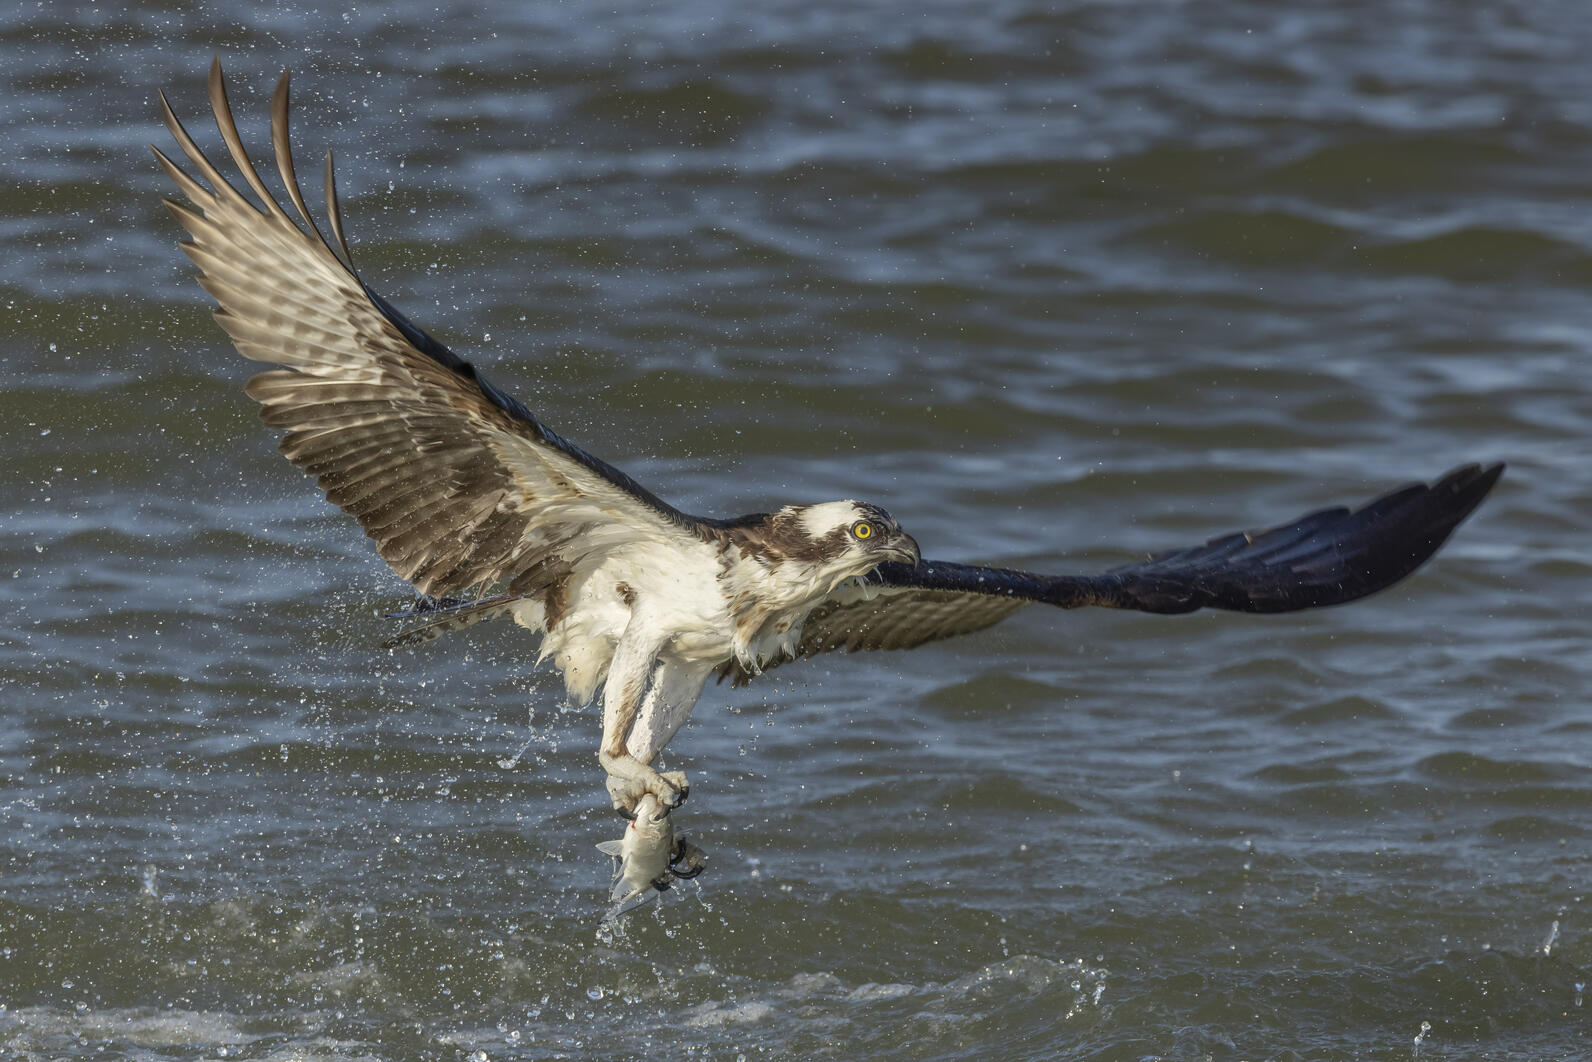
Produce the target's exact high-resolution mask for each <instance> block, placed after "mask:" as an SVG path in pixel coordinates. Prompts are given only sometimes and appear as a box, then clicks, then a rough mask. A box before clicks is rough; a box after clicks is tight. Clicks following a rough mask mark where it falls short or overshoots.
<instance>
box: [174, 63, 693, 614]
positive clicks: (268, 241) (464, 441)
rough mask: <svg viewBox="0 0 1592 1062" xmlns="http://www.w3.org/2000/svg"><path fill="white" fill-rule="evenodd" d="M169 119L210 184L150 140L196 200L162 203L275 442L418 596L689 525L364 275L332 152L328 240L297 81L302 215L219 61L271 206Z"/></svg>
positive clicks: (528, 586) (289, 171) (275, 120)
mask: <svg viewBox="0 0 1592 1062" xmlns="http://www.w3.org/2000/svg"><path fill="white" fill-rule="evenodd" d="M160 104H161V109H162V112H163V113H164V115H165V120H166V125H167V127H168V128H169V129H170V130H171V134H172V136H173V137H175V138H176V141H177V143H178V145H179V146H181V148H182V150H183V153H184V154H185V155H186V156H187V158H188V161H189V162H190V163H191V164H192V166H193V168H194V170H195V171H196V172H197V173H198V174H199V176H201V177H202V178H203V179H204V180H205V181H206V182H208V183H209V185H210V187H209V188H208V189H207V188H205V187H204V186H203V185H202V184H200V183H199V182H198V181H196V180H195V179H194V178H192V177H190V176H189V175H188V174H187V173H186V172H184V171H183V170H182V169H181V168H179V167H178V166H177V165H176V164H174V163H173V162H172V161H171V160H170V159H169V158H167V157H166V156H165V155H164V154H162V153H161V152H160V150H159V149H155V154H156V156H157V157H158V158H159V159H160V163H161V166H162V167H163V168H164V169H165V171H166V174H167V175H168V176H169V177H170V178H171V179H172V180H173V181H174V182H176V184H177V187H178V188H180V189H181V190H182V192H183V193H184V194H185V195H186V196H187V197H188V199H189V201H190V202H191V203H192V204H193V206H194V207H196V208H197V210H194V209H190V208H188V207H186V206H183V205H182V204H180V203H176V202H174V201H172V200H167V201H166V203H167V205H168V206H169V207H170V208H171V210H172V213H174V214H175V215H176V216H177V220H178V221H180V222H181V223H182V224H183V226H184V227H185V228H186V229H187V230H188V232H189V233H190V234H191V235H192V240H191V241H189V242H185V243H183V245H182V248H183V250H184V251H186V252H187V254H188V256H189V257H190V258H192V259H193V260H194V262H195V263H196V264H197V265H198V266H199V269H200V277H199V283H200V284H201V285H202V286H203V287H204V289H205V290H206V291H208V292H210V294H211V295H213V296H215V299H216V301H217V302H218V303H220V309H219V310H218V311H217V312H216V320H217V321H218V322H220V324H221V326H222V328H224V329H226V331H227V334H228V335H230V336H231V337H232V341H233V343H234V344H235V345H236V346H237V348H238V351H239V352H240V353H242V354H243V355H244V356H245V357H248V358H252V359H254V360H256V361H266V362H272V363H275V364H276V365H279V366H282V368H281V369H279V370H276V371H272V372H266V373H262V374H260V375H258V376H256V377H254V378H253V379H252V380H250V381H249V383H248V387H247V392H248V394H249V395H250V397H252V398H254V399H255V400H256V401H258V402H259V403H260V405H261V406H262V407H263V408H262V409H261V417H262V419H264V421H265V422H266V423H267V424H269V425H271V426H273V427H279V428H285V429H287V434H286V436H285V437H284V438H283V439H282V443H281V449H282V452H283V453H284V454H285V455H287V457H288V459H289V460H290V461H292V462H293V463H294V464H295V465H297V466H298V467H299V468H302V469H303V470H304V471H306V472H308V473H310V474H311V475H313V476H314V477H316V481H317V482H318V483H319V484H320V486H321V488H322V489H323V490H324V491H325V492H326V497H327V498H328V499H329V500H330V501H332V502H333V503H334V504H336V505H338V506H340V507H341V508H342V509H344V510H345V511H347V512H348V513H350V514H352V515H353V516H354V517H355V518H356V519H358V520H359V522H360V524H361V525H362V526H363V527H364V529H365V532H366V533H367V534H368V535H370V537H371V538H373V539H375V540H376V543H377V549H378V550H379V551H380V553H381V556H382V557H383V559H385V560H386V561H387V563H388V564H389V565H391V566H392V569H393V570H394V571H395V572H397V573H398V574H399V575H400V576H402V577H403V578H405V579H408V580H409V581H410V582H412V583H413V584H414V585H415V586H416V587H417V588H418V589H419V590H420V591H421V592H422V593H424V594H454V593H459V592H461V591H464V590H466V589H468V588H471V587H477V586H487V585H492V584H495V583H499V582H502V581H504V580H511V581H513V582H514V585H512V586H511V589H516V590H519V591H522V592H526V591H531V592H534V591H535V590H536V589H538V587H540V586H550V585H553V584H556V583H557V581H558V580H559V579H560V578H562V577H563V575H565V574H567V573H568V572H569V571H570V570H571V568H572V567H575V566H578V565H579V563H580V560H581V558H582V557H588V556H591V555H594V554H597V553H600V552H601V551H604V550H608V549H611V548H613V547H615V546H617V545H620V544H622V543H624V542H626V541H630V540H632V539H634V538H635V537H637V536H639V535H657V534H660V533H662V534H667V535H681V536H693V535H695V534H697V533H699V532H700V530H701V528H702V526H703V524H704V521H701V520H699V519H697V518H695V517H690V516H687V515H685V514H683V513H681V512H680V511H679V510H677V509H675V508H674V507H672V506H670V505H668V504H667V503H665V502H663V501H662V500H660V499H659V498H657V497H656V496H655V495H653V494H651V493H650V492H648V491H647V490H645V489H644V488H642V487H641V486H640V485H639V484H637V483H636V482H635V481H634V480H632V479H630V477H628V476H626V475H625V474H624V473H623V472H620V471H619V470H618V469H616V468H614V467H612V466H611V465H608V464H606V463H604V462H603V461H600V460H598V459H597V458H595V457H593V456H591V455H590V454H588V453H586V452H585V451H584V450H581V449H580V448H579V447H577V446H575V445H574V444H572V443H570V442H568V441H566V440H565V439H563V438H561V437H559V436H558V435H557V434H555V433H554V432H553V431H552V430H550V429H549V428H548V427H546V426H545V425H544V424H542V423H541V422H540V421H539V420H537V419H536V417H535V416H533V415H532V414H531V413H530V411H529V410H527V409H526V408H525V407H524V406H522V405H520V403H518V402H517V401H515V400H514V399H513V398H511V397H509V396H508V395H506V394H504V393H503V392H502V391H499V390H498V389H497V388H496V387H494V386H493V385H492V384H491V383H489V382H488V381H487V380H486V379H485V378H484V377H482V376H481V375H480V374H479V373H477V372H476V370H475V368H474V366H472V365H471V364H470V363H469V362H466V361H464V360H462V359H461V358H459V357H458V356H457V355H455V354H454V353H453V352H452V351H450V350H449V349H448V348H447V347H445V346H443V345H442V344H441V343H439V342H437V341H436V340H435V339H433V338H431V337H430V336H428V335H427V334H426V333H425V332H423V331H421V330H420V329H419V328H417V327H416V326H415V325H414V324H412V323H410V321H409V320H408V319H407V318H405V317H404V316H403V315H402V314H401V313H399V312H398V311H397V310H395V309H394V308H393V307H392V306H390V305H389V304H388V303H387V302H386V300H384V299H382V298H381V297H380V296H379V295H377V294H376V293H375V292H373V291H371V290H370V288H368V287H367V286H366V285H365V284H364V283H363V282H362V281H361V280H360V279H359V277H358V276H357V275H356V274H355V272H354V271H353V268H352V265H351V264H350V261H351V260H349V258H348V244H347V241H346V240H345V239H344V237H343V226H342V219H341V216H340V213H339V211H338V206H337V193H336V187H335V184H334V182H333V179H332V165H331V155H330V154H328V155H327V158H326V209H327V215H328V220H329V221H330V222H331V227H332V233H333V235H334V236H335V237H336V241H337V246H338V248H340V249H341V250H342V258H339V256H338V254H337V251H336V250H334V249H333V247H332V245H331V244H330V243H329V242H328V241H327V240H326V239H325V237H324V236H322V235H321V233H320V230H319V229H318V228H317V227H316V225H315V222H314V221H313V220H312V219H311V217H310V215H309V211H308V210H307V209H306V208H305V205H304V197H303V194H302V193H301V192H300V190H299V186H298V180H297V178H296V176H295V174H294V170H293V158H292V154H291V152H290V148H289V142H288V118H287V115H288V75H287V74H286V73H285V72H284V73H283V75H282V80H281V81H280V82H279V83H278V85H277V88H276V96H275V99H274V101H273V104H272V109H271V142H272V147H273V149H274V153H275V156H276V164H277V169H278V171H279V172H280V174H281V177H282V182H283V184H284V185H285V186H286V190H287V194H288V196H289V197H290V198H291V200H292V204H293V206H294V207H295V208H296V209H297V212H298V217H299V219H302V221H303V226H302V227H301V226H300V224H299V221H298V220H295V219H294V218H292V217H290V216H289V215H288V213H287V212H286V211H285V210H284V209H283V208H282V206H281V205H280V204H279V203H278V202H277V200H276V199H275V198H274V197H273V196H272V195H271V193H270V192H269V191H268V190H267V189H266V186H265V184H264V182H263V181H262V180H261V179H260V176H259V174H258V173H257V172H256V171H255V169H254V166H253V165H252V164H251V163H250V161H249V158H248V155H247V154H246V153H245V151H244V147H243V141H242V138H241V137H240V136H239V135H238V130H237V125H236V123H234V121H233V119H232V112H231V108H230V107H229V106H228V104H227V95H226V87H225V85H224V83H223V81H222V76H221V64H220V60H219V59H217V61H216V62H215V63H214V64H212V66H211V68H210V104H211V108H212V109H213V110H214V112H215V118H216V125H217V127H218V129H219V130H220V132H221V136H222V139H223V140H224V141H225V142H226V145H227V149H228V152H229V153H230V154H231V156H232V161H233V163H234V164H235V165H236V166H237V168H238V170H239V172H240V174H241V175H242V177H243V179H244V180H245V181H246V182H247V183H248V185H249V187H250V188H251V189H253V191H254V193H255V195H257V196H258V197H259V198H260V199H261V200H262V202H263V205H264V210H263V211H262V210H261V209H260V208H258V207H256V206H255V205H254V204H253V203H252V202H250V201H249V200H248V199H247V198H245V196H244V195H242V194H241V193H240V192H239V191H238V190H237V189H236V188H235V187H234V186H233V185H232V184H230V183H229V182H228V181H227V179H226V178H225V177H223V176H222V175H221V173H220V172H219V171H218V170H217V169H216V167H215V166H213V165H212V164H211V163H210V161H209V160H208V159H207V158H206V157H205V155H204V153H203V152H201V151H200V150H199V147H198V146H197V145H196V144H195V143H194V141H193V138H192V137H190V136H189V135H188V132H187V130H185V129H184V128H183V126H182V123H181V122H179V121H178V120H177V116H176V115H175V114H174V113H173V112H172V109H171V106H170V105H169V104H168V103H167V101H166V97H165V95H164V94H162V95H161V97H160Z"/></svg>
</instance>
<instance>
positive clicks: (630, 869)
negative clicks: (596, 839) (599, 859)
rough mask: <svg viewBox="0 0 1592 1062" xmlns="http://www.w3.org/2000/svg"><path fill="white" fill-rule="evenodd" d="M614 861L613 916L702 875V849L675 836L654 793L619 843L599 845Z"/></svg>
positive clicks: (639, 808) (644, 799) (645, 798)
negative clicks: (678, 881)
mask: <svg viewBox="0 0 1592 1062" xmlns="http://www.w3.org/2000/svg"><path fill="white" fill-rule="evenodd" d="M597 850H598V851H599V852H602V853H603V854H604V855H608V856H612V857H613V860H614V887H613V890H612V891H611V892H610V893H609V894H608V899H609V900H610V901H612V902H613V904H614V909H613V911H611V912H610V917H612V916H614V915H620V914H624V913H625V912H627V911H631V910H634V909H635V908H637V907H640V906H641V905H642V904H644V903H646V902H647V901H648V900H650V899H651V898H652V896H653V894H654V893H656V892H663V891H664V890H665V889H667V888H669V886H670V885H672V884H674V882H675V881H677V880H679V879H682V878H694V877H696V876H697V875H698V874H700V873H701V872H702V867H703V863H704V856H703V854H702V849H700V848H698V847H697V846H696V845H694V844H692V843H691V842H689V841H687V840H686V839H685V838H684V837H683V836H682V837H680V838H679V839H678V840H677V839H676V838H675V835H674V822H673V819H672V818H671V817H670V815H669V814H668V809H667V808H665V807H664V806H663V804H662V803H661V802H660V801H659V800H658V798H657V797H655V796H654V795H652V794H651V793H647V794H646V795H644V796H643V797H642V798H641V801H640V803H638V804H637V805H636V817H635V818H634V819H632V820H631V822H630V825H629V826H626V827H625V834H624V836H623V837H621V838H620V839H619V840H617V841H604V842H602V843H601V844H599V845H598V846H597Z"/></svg>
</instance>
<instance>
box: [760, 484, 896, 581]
mask: <svg viewBox="0 0 1592 1062" xmlns="http://www.w3.org/2000/svg"><path fill="white" fill-rule="evenodd" d="M778 516H779V517H782V518H784V519H783V520H781V521H780V522H781V523H785V524H786V526H787V527H788V528H789V529H790V532H789V534H790V537H791V538H795V539H797V541H798V542H799V543H800V546H799V548H796V549H792V550H791V551H790V552H791V556H793V557H800V558H801V559H803V560H814V561H818V562H820V563H823V564H826V565H827V564H834V565H840V566H843V567H844V568H846V569H848V574H858V575H860V574H861V573H863V572H866V571H871V570H872V569H873V568H874V567H875V566H877V565H880V564H883V563H884V562H886V561H899V562H901V563H904V564H916V563H918V544H917V543H916V542H915V541H913V539H912V536H911V535H909V534H907V533H906V532H905V531H903V530H901V525H900V524H898V523H896V522H895V519H894V518H893V517H891V515H890V514H889V513H887V512H885V511H884V510H883V509H881V508H879V507H878V506H877V505H870V504H868V503H867V502H859V501H837V502H823V503H822V504H819V505H793V506H791V507H789V508H787V509H784V510H782V511H781V512H780V513H779V514H778ZM787 541H789V539H787ZM793 544H794V543H793Z"/></svg>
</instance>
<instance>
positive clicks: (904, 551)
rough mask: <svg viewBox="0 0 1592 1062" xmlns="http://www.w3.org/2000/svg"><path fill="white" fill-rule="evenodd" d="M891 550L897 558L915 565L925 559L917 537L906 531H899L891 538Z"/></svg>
mask: <svg viewBox="0 0 1592 1062" xmlns="http://www.w3.org/2000/svg"><path fill="white" fill-rule="evenodd" d="M890 552H891V554H893V555H894V557H895V559H896V560H899V561H901V562H903V563H905V564H911V565H914V566H915V565H917V564H918V562H919V561H921V560H922V559H923V554H922V553H920V552H918V542H917V539H915V538H913V537H912V536H911V535H909V534H907V533H906V532H905V531H897V532H896V534H895V537H894V538H892V539H891V540H890Z"/></svg>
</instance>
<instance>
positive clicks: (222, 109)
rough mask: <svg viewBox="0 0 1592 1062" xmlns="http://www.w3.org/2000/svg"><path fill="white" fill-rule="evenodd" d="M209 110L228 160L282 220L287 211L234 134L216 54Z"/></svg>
mask: <svg viewBox="0 0 1592 1062" xmlns="http://www.w3.org/2000/svg"><path fill="white" fill-rule="evenodd" d="M209 88H210V109H211V110H212V111H214V112H215V118H216V129H217V130H219V131H220V133H221V139H222V140H224V141H225V142H226V145H227V151H229V152H230V153H231V154H232V161H233V162H234V163H235V164H236V165H237V167H238V172H239V173H241V174H243V179H244V180H245V181H248V182H249V187H250V188H253V189H254V194H255V195H257V196H259V197H260V200H261V202H263V203H264V204H265V209H266V210H268V211H270V212H271V213H272V214H275V215H276V216H277V217H280V218H283V219H286V218H287V214H286V213H285V212H284V211H283V210H282V207H281V205H280V204H279V203H277V201H276V197H275V196H273V195H272V194H271V193H270V191H269V190H268V189H267V188H266V187H265V182H264V181H262V180H260V174H259V171H258V170H256V169H255V168H254V163H253V162H251V161H250V160H249V153H248V151H246V150H245V149H244V147H243V138H242V137H241V136H239V135H238V123H237V122H236V121H235V120H234V119H233V117H232V107H231V105H230V104H229V103H228V102H227V80H226V78H225V77H224V76H222V73H221V56H219V55H218V56H216V57H215V58H214V59H212V60H211V62H210V83H209Z"/></svg>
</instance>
